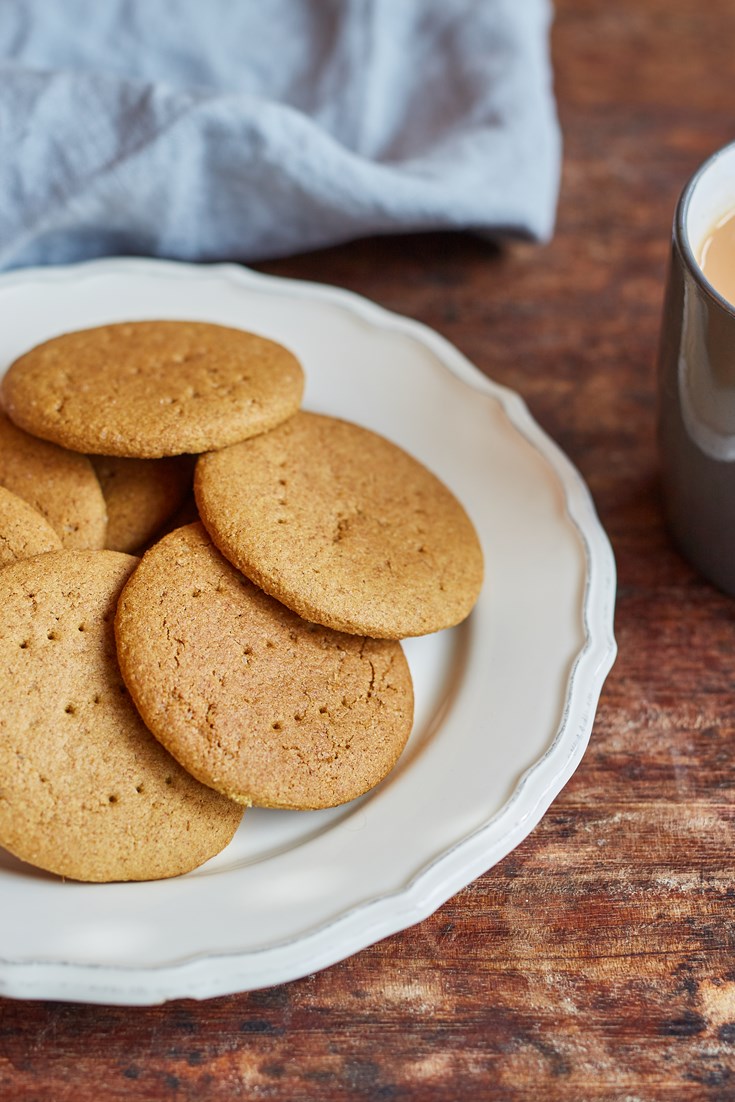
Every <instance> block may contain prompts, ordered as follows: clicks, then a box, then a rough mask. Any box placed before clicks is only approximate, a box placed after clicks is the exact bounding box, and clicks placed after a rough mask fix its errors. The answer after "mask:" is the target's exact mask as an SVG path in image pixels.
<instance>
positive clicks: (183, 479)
mask: <svg viewBox="0 0 735 1102" xmlns="http://www.w3.org/2000/svg"><path fill="white" fill-rule="evenodd" d="M90 459H91V460H92V466H93V467H94V470H95V474H96V475H97V478H98V479H99V481H100V486H101V487H102V493H103V494H104V497H105V502H106V504H107V540H106V546H107V547H108V548H109V549H110V550H111V551H137V550H138V548H140V547H142V546H143V545H144V544H145V543H147V542H148V541H149V540H150V539H151V538H152V537H153V536H154V535H155V534H156V532H158V531H159V530H160V529H161V528H162V527H163V525H164V524H165V523H166V521H167V520H168V518H169V517H170V516H172V515H173V514H174V513H175V512H176V511H177V510H178V509H179V508H180V506H181V505H182V503H183V502H184V499H185V498H186V495H187V493H188V492H189V490H190V489H191V480H192V475H193V473H194V461H193V458H192V456H189V455H176V456H171V457H170V458H168V459H121V458H120V457H119V456H116V455H91V456H90Z"/></svg>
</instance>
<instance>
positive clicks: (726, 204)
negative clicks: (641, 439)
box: [658, 143, 735, 595]
mask: <svg viewBox="0 0 735 1102" xmlns="http://www.w3.org/2000/svg"><path fill="white" fill-rule="evenodd" d="M733 209H735V143H733V144H732V145H729V146H726V147H725V148H724V149H721V150H720V151H719V152H718V153H715V154H714V156H713V157H710V159H709V160H708V161H706V162H705V163H704V164H703V165H702V167H701V168H700V169H699V170H698V171H697V172H696V173H695V175H694V176H693V177H692V179H691V180H690V181H689V183H688V184H687V186H686V187H685V188H684V191H683V192H682V195H681V198H680V200H679V204H678V206H677V208H676V214H675V216H674V228H673V239H672V250H671V260H670V265H669V277H668V286H667V290H666V300H665V304H664V315H663V323H662V328H661V343H660V349H659V421H658V438H659V450H660V457H661V474H662V484H663V495H664V507H665V510H666V518H667V522H668V525H669V529H670V532H671V534H672V536H673V538H674V540H675V542H676V543H677V545H678V547H679V548H680V550H681V551H682V552H683V553H684V554H685V555H686V557H687V558H688V559H689V560H690V561H691V562H692V563H693V564H694V565H695V566H696V567H697V568H698V569H699V570H700V571H701V573H702V574H703V575H704V576H705V577H706V578H708V579H709V580H710V581H711V582H714V584H715V585H717V586H719V587H720V588H721V589H723V590H725V591H726V592H727V593H730V594H732V595H735V306H734V305H732V304H731V303H729V302H727V301H726V300H725V299H724V298H723V297H722V296H721V295H720V294H718V292H717V291H716V290H715V289H714V287H712V285H711V284H710V283H709V282H708V281H707V279H705V277H704V275H703V274H702V271H701V269H700V267H699V264H698V263H697V254H698V253H699V250H700V248H701V245H702V244H703V242H704V240H705V238H706V237H707V235H708V233H709V232H710V230H711V229H712V227H713V226H714V225H715V223H716V222H717V221H718V220H719V219H720V218H721V217H722V216H723V215H725V214H726V213H727V212H728V211H729V210H733Z"/></svg>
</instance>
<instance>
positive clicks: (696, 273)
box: [674, 141, 735, 318]
mask: <svg viewBox="0 0 735 1102" xmlns="http://www.w3.org/2000/svg"><path fill="white" fill-rule="evenodd" d="M733 150H735V141H731V142H728V143H727V145H723V146H721V147H720V148H719V149H716V150H715V151H714V153H711V154H710V156H709V157H708V158H707V159H706V161H702V163H701V164H700V165H699V167H698V168H697V169H696V170H695V171H694V172H693V173H692V175H691V176H690V177H689V180H688V182H687V183H686V184H685V186H684V190H683V191H682V193H681V195H680V196H679V201H678V203H677V204H676V212H675V214H674V238H675V240H676V243H677V245H678V248H679V252H680V253H681V257H682V260H683V261H684V263H685V265H686V267H687V268H688V270H689V274H690V275H691V276H692V278H693V279H694V281H695V282H696V283H697V284H698V285H699V287H700V289H701V290H702V291H704V293H705V294H707V295H708V296H709V298H711V299H712V300H713V301H714V302H715V303H716V304H717V305H718V306H720V307H721V308H722V309H723V310H725V312H726V313H728V314H729V315H730V317H732V318H735V304H733V303H732V302H730V301H728V299H726V298H724V297H723V296H722V295H721V294H720V292H719V291H718V290H717V289H716V288H715V287H714V286H713V285H712V284H711V283H710V281H709V280H708V279H707V276H706V275H705V274H704V272H703V271H702V269H701V268H700V266H699V264H698V263H697V258H696V257H695V255H694V250H693V249H692V247H691V245H690V243H689V235H688V233H687V231H686V222H687V215H688V212H689V204H690V202H691V199H692V195H693V194H694V191H695V189H696V187H697V184H698V183H699V181H700V180H701V178H702V177H703V176H704V174H705V173H706V172H708V171H709V169H710V168H711V167H712V166H713V165H714V164H716V162H717V161H718V160H719V159H720V157H722V156H723V155H724V154H725V153H728V152H730V151H733ZM733 207H734V208H735V197H734V200H733Z"/></svg>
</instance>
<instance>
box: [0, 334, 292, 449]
mask: <svg viewBox="0 0 735 1102" xmlns="http://www.w3.org/2000/svg"><path fill="white" fill-rule="evenodd" d="M302 390H303V373H302V370H301V366H300V364H299V362H298V360H297V359H296V357H295V356H293V355H292V353H291V352H289V351H288V350H287V349H285V348H283V347H282V346H281V345H279V344H276V343H275V342H274V341H269V340H266V339H265V338H264V337H258V336H255V335H254V334H253V333H246V332H244V331H243V330H241V329H229V328H226V327H225V326H221V325H211V324H209V323H204V322H193V321H140V322H129V323H124V324H118V325H103V326H101V327H99V328H96V329H84V330H81V331H78V332H74V333H66V334H65V335H63V336H60V337H55V338H54V339H53V340H49V341H46V342H45V343H44V344H41V345H38V346H37V347H36V348H33V349H31V351H30V352H27V353H26V354H25V355H24V356H21V357H20V359H19V360H16V361H15V363H14V364H12V365H11V367H10V368H9V369H8V372H7V374H6V375H5V378H4V379H3V382H2V398H3V402H4V404H5V408H6V409H7V411H8V414H9V415H10V417H11V418H12V420H13V421H14V422H15V423H16V424H17V425H20V426H21V428H24V429H26V430H27V431H28V432H32V433H34V434H35V435H36V436H41V437H43V438H44V439H45V440H52V441H53V442H54V443H56V444H61V445H62V446H63V447H66V448H72V449H73V450H74V451H80V452H90V453H94V454H99V455H120V456H129V457H133V458H141V459H153V458H158V457H160V456H164V455H181V454H183V453H185V452H190V453H194V454H196V453H199V452H203V451H209V450H210V449H212V448H222V447H224V446H225V445H227V444H233V443H234V442H235V441H237V440H245V439H246V438H247V437H249V436H255V435H256V434H257V433H260V432H265V431H266V430H268V429H271V428H273V427H274V426H275V425H277V424H279V423H280V422H281V421H283V420H285V419H286V418H287V417H290V416H291V415H292V414H293V413H295V411H296V410H297V409H298V407H299V404H300V402H301V394H302Z"/></svg>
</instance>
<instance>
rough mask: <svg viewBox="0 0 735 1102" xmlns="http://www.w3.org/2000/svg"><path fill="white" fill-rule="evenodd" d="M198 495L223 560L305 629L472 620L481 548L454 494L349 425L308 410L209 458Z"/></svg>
mask: <svg viewBox="0 0 735 1102" xmlns="http://www.w3.org/2000/svg"><path fill="white" fill-rule="evenodd" d="M194 493H195V495H196V500H197V505H198V506H199V513H200V516H201V518H202V521H203V522H204V524H205V525H206V527H207V530H208V531H209V534H210V535H211V537H212V540H213V541H214V543H215V544H216V545H217V547H218V548H219V549H220V551H221V552H222V554H223V555H225V556H226V557H227V558H228V559H229V560H230V562H232V563H234V565H235V566H237V567H238V569H240V570H242V572H243V573H244V574H247V576H248V577H249V578H251V579H252V581H254V582H255V583H256V584H257V585H258V586H260V587H261V588H262V589H264V590H265V591H266V593H269V594H271V596H273V597H275V598H277V600H279V601H282V602H283V604H285V605H287V606H288V607H289V608H291V609H293V610H294V612H297V613H298V614H299V615H300V616H303V617H304V618H305V619H306V620H313V621H314V622H315V623H318V624H324V625H326V626H327V627H331V628H334V629H336V630H338V631H346V632H354V633H356V634H359V635H370V636H373V637H375V638H381V639H383V638H385V639H402V638H405V637H407V636H410V635H425V634H427V633H428V632H433V631H438V630H439V629H440V628H446V627H450V626H451V625H453V624H456V623H458V622H459V621H460V620H463V619H464V618H465V616H467V614H468V613H469V612H470V610H471V608H472V606H473V605H474V603H475V601H476V600H477V596H478V594H479V592H480V587H481V585H482V576H483V558H482V550H481V547H480V542H479V540H478V538H477V534H476V532H475V529H474V528H473V526H472V523H471V521H470V519H469V517H468V516H467V514H466V512H465V510H464V509H463V507H462V506H461V505H460V503H459V502H458V501H457V499H456V498H455V497H454V495H453V494H452V493H451V492H450V491H449V490H448V489H447V487H446V486H444V485H443V483H441V482H440V481H439V479H438V478H436V477H435V476H434V475H433V474H431V473H430V472H429V471H428V470H427V469H426V468H425V467H424V466H422V464H420V463H419V462H418V461H417V460H415V459H413V458H412V457H411V456H409V455H408V454H407V453H406V452H405V451H403V450H402V449H401V448H399V447H397V446H396V445H395V444H392V443H390V442H389V441H388V440H385V439H384V438H383V437H381V436H378V435H377V434H376V433H374V432H370V431H368V430H367V429H364V428H360V427H359V426H358V425H354V424H350V423H349V422H347V421H339V420H336V419H335V418H332V417H324V416H319V415H317V414H313V413H299V414H297V415H296V417H294V418H292V419H291V420H290V421H287V422H286V423H285V424H284V425H281V426H280V427H279V428H277V429H275V430H274V431H273V432H270V433H267V434H266V435H265V436H261V437H258V438H257V439H255V440H249V441H247V442H245V443H241V444H236V445H234V446H233V447H230V448H226V449H224V450H222V451H220V452H216V453H214V454H211V455H205V456H202V457H201V458H200V459H199V461H198V463H197V468H196V472H195V475H194Z"/></svg>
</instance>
